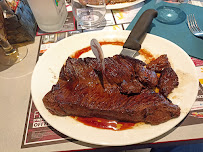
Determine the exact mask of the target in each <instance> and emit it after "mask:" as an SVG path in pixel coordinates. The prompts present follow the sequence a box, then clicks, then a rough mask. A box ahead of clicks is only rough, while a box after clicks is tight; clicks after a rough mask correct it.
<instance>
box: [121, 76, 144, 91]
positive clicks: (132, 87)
mask: <svg viewBox="0 0 203 152" xmlns="http://www.w3.org/2000/svg"><path fill="white" fill-rule="evenodd" d="M142 88H144V86H143V85H142V83H140V82H139V81H138V80H136V79H134V80H133V81H130V82H126V81H123V82H122V83H121V85H120V92H121V93H125V94H132V93H140V92H141V90H142Z"/></svg>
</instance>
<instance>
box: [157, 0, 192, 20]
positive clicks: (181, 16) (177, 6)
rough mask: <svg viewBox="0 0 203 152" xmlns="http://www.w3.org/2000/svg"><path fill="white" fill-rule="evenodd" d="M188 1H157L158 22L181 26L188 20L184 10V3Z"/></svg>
mask: <svg viewBox="0 0 203 152" xmlns="http://www.w3.org/2000/svg"><path fill="white" fill-rule="evenodd" d="M187 2H188V0H155V8H156V10H157V12H158V16H157V18H156V20H158V21H159V22H161V23H165V24H179V23H181V22H183V21H184V20H185V19H186V14H185V12H184V11H183V10H182V3H187Z"/></svg>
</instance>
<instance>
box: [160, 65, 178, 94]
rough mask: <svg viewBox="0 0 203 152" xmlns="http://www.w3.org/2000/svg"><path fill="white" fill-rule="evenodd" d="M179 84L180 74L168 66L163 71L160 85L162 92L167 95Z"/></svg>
mask: <svg viewBox="0 0 203 152" xmlns="http://www.w3.org/2000/svg"><path fill="white" fill-rule="evenodd" d="M178 84H179V82H178V76H177V74H176V73H175V71H174V70H173V69H172V68H166V69H164V70H163V71H162V72H161V76H160V78H159V84H158V87H159V91H160V93H161V94H163V95H164V96H165V97H167V96H168V94H169V93H171V92H172V90H173V89H174V88H175V87H177V86H178Z"/></svg>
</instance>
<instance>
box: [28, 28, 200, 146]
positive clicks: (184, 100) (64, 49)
mask: <svg viewBox="0 0 203 152" xmlns="http://www.w3.org/2000/svg"><path fill="white" fill-rule="evenodd" d="M129 33H130V31H96V32H87V33H82V34H77V35H73V36H71V37H68V38H66V39H63V40H61V41H59V42H58V43H57V44H56V45H55V46H53V47H52V48H50V49H48V50H47V51H46V52H45V53H44V54H43V55H42V57H40V59H39V61H38V62H37V65H36V67H35V69H34V72H33V75H32V82H31V92H32V98H33V100H34V103H35V106H36V107H37V109H38V111H39V112H40V114H41V115H42V117H43V118H44V119H45V120H46V121H47V122H48V123H49V124H50V125H51V126H53V127H54V128H55V129H57V130H58V131H60V132H62V133H63V134H65V135H67V136H70V137H72V138H75V139H77V140H80V141H84V142H88V143H92V144H98V145H109V146H120V145H130V144H136V143H141V142H144V141H147V140H150V139H153V138H155V137H158V136H160V135H162V134H163V133H165V132H167V131H169V130H170V129H172V128H173V127H175V126H176V125H177V124H178V123H179V122H180V121H181V120H183V118H184V117H185V116H186V115H187V113H188V112H189V111H190V108H191V106H192V104H193V102H194V101H195V98H196V95H197V91H198V78H197V72H196V70H195V66H194V64H193V62H192V61H191V59H190V57H189V56H188V55H187V54H186V53H185V52H184V51H183V50H182V49H181V48H180V47H178V46H177V45H175V44H174V43H172V42H170V41H168V40H166V39H163V38H161V37H158V36H155V35H151V34H147V35H146V37H145V39H144V41H143V43H142V48H145V49H147V50H148V51H150V52H151V53H152V54H153V55H154V56H155V57H157V56H159V55H161V54H167V55H168V58H169V60H170V62H171V64H172V67H173V69H174V70H175V71H176V73H177V74H178V77H179V83H180V84H179V87H178V88H176V89H174V91H173V92H172V93H171V94H170V96H169V98H170V99H171V100H172V101H173V103H174V104H178V105H179V106H180V108H181V114H180V116H179V117H178V118H175V119H172V120H169V121H167V122H165V123H162V124H160V125H155V126H151V125H140V126H137V127H134V128H133V129H128V130H123V131H113V130H105V129H98V128H94V127H91V126H86V125H84V124H82V123H80V122H78V121H76V120H74V119H73V118H71V117H68V116H67V117H59V116H55V115H52V114H51V113H49V112H48V110H47V109H46V108H45V107H44V104H43V102H42V98H43V97H44V95H45V94H46V93H47V92H48V91H50V89H51V87H52V85H53V84H55V83H56V82H57V80H58V76H59V72H60V69H61V67H62V65H63V63H64V62H65V60H66V59H67V58H68V56H70V55H71V54H73V53H74V52H75V51H77V50H80V49H82V48H84V47H87V46H89V45H90V40H91V39H92V38H96V39H97V40H99V41H117V40H119V41H121V40H122V41H125V40H126V38H127V37H128V35H129ZM102 48H103V50H104V56H105V57H107V56H113V55H114V54H119V53H120V52H121V50H122V47H121V46H113V45H105V46H102ZM86 56H91V57H93V56H94V55H93V53H92V51H90V52H88V53H85V54H83V55H82V57H86ZM138 58H142V57H141V56H138Z"/></svg>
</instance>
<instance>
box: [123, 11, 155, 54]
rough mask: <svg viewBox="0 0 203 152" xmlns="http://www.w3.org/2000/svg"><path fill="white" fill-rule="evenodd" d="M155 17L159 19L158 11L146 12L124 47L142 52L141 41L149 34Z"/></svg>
mask: <svg viewBox="0 0 203 152" xmlns="http://www.w3.org/2000/svg"><path fill="white" fill-rule="evenodd" d="M155 17H157V11H156V10H154V9H148V10H146V11H145V12H144V13H143V14H142V15H141V16H140V18H139V19H138V21H137V23H136V24H135V26H134V27H133V29H132V31H131V33H130V35H129V36H128V38H127V40H126V42H125V44H124V45H123V47H124V48H128V49H133V50H140V48H141V44H140V40H141V39H142V37H143V36H144V35H145V34H146V33H147V30H148V28H149V27H150V25H151V23H152V20H153V19H154V18H155Z"/></svg>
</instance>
